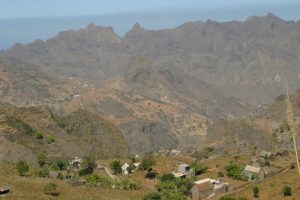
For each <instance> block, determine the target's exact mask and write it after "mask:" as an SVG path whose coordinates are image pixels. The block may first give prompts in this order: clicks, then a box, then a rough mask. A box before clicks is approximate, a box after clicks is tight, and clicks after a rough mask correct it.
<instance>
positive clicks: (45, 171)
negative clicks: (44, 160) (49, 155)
mask: <svg viewBox="0 0 300 200" xmlns="http://www.w3.org/2000/svg"><path fill="white" fill-rule="evenodd" d="M37 175H38V176H39V177H43V178H46V177H49V169H47V168H42V169H40V170H38V171H37Z"/></svg>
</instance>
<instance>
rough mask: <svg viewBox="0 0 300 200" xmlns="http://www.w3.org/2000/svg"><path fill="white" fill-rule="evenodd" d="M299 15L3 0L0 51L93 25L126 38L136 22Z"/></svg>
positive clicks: (155, 2)
mask: <svg viewBox="0 0 300 200" xmlns="http://www.w3.org/2000/svg"><path fill="white" fill-rule="evenodd" d="M299 11H300V0H209V1H208V0H0V50H1V49H7V48H9V47H11V46H12V45H13V44H14V43H16V42H21V43H28V42H31V41H33V40H34V39H38V38H39V39H47V38H49V37H53V36H54V35H55V34H56V33H57V32H59V31H63V30H68V29H79V28H83V27H85V26H87V25H88V24H89V23H95V24H97V25H104V26H109V25H110V26H112V27H113V28H114V30H115V31H116V32H117V33H118V34H119V35H123V34H124V33H125V32H126V31H128V30H129V29H130V27H131V26H132V25H133V24H134V23H135V22H139V23H141V24H142V26H144V27H145V28H147V29H159V28H168V27H175V26H178V25H180V24H181V23H184V22H187V21H196V20H207V19H213V20H218V21H228V20H233V19H237V20H244V19H245V18H247V17H249V16H253V15H258V16H262V15H266V14H267V13H268V12H272V13H274V14H275V15H277V16H279V17H281V18H283V19H289V20H290V19H292V20H298V19H300V12H299Z"/></svg>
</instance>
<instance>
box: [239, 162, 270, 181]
mask: <svg viewBox="0 0 300 200" xmlns="http://www.w3.org/2000/svg"><path fill="white" fill-rule="evenodd" d="M243 175H244V176H245V177H247V178H248V180H249V181H251V180H254V179H257V180H263V179H264V178H265V172H264V170H263V169H262V168H261V167H257V166H252V165H246V167H245V169H244V171H243Z"/></svg>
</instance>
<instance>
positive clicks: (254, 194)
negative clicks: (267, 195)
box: [252, 186, 259, 198]
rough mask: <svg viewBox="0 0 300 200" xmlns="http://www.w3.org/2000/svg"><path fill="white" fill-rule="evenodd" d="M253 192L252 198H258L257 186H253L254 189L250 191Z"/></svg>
mask: <svg viewBox="0 0 300 200" xmlns="http://www.w3.org/2000/svg"><path fill="white" fill-rule="evenodd" d="M252 191H253V197H254V198H258V197H259V187H258V186H254V188H253V189H252Z"/></svg>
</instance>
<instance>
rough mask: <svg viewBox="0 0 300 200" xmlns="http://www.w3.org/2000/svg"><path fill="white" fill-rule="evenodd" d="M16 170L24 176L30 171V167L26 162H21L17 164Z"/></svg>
mask: <svg viewBox="0 0 300 200" xmlns="http://www.w3.org/2000/svg"><path fill="white" fill-rule="evenodd" d="M16 169H17V171H18V173H19V174H20V176H24V175H25V174H26V173H27V172H28V170H29V165H28V164H27V163H26V162H25V161H22V160H20V161H18V162H17V163H16Z"/></svg>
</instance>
